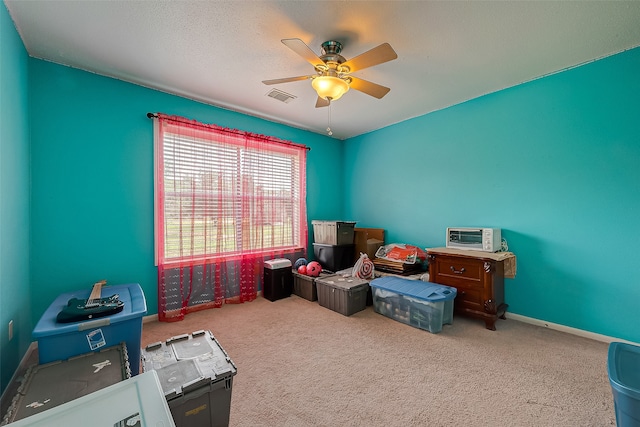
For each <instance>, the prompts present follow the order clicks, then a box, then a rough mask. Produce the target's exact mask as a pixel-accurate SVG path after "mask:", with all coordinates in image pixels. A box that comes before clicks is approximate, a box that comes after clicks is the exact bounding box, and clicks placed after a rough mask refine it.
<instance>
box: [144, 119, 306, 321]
mask: <svg viewBox="0 0 640 427" xmlns="http://www.w3.org/2000/svg"><path fill="white" fill-rule="evenodd" d="M154 123H155V128H154V132H155V243H156V263H157V265H158V317H159V319H160V320H163V321H177V320H181V319H183V318H184V316H185V315H186V314H187V313H190V312H193V311H198V310H202V309H206V308H212V307H220V306H221V305H222V304H223V303H240V302H246V301H252V300H254V299H255V298H256V297H257V295H258V291H259V290H260V289H261V285H262V275H263V263H264V261H265V260H268V259H273V258H289V259H291V260H292V261H295V259H297V258H299V257H301V256H305V255H306V251H307V233H308V232H307V217H306V175H305V170H306V153H307V149H306V147H305V146H303V145H300V144H295V143H292V142H289V141H282V140H279V139H276V138H272V137H267V136H264V135H257V134H252V133H248V132H243V131H239V130H234V129H227V128H222V127H219V126H216V125H210V124H203V123H198V122H196V121H193V120H188V119H185V118H181V117H176V116H167V115H164V114H158V115H157V118H156V119H155V121H154Z"/></svg>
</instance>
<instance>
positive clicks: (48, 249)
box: [29, 58, 343, 321]
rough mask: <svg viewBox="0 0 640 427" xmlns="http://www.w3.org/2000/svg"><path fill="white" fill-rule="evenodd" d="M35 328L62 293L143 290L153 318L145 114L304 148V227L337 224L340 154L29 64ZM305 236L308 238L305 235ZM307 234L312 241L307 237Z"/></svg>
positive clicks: (215, 113)
mask: <svg viewBox="0 0 640 427" xmlns="http://www.w3.org/2000/svg"><path fill="white" fill-rule="evenodd" d="M29 67H30V81H29V88H30V91H31V103H32V105H31V114H32V116H31V117H32V127H31V144H32V146H31V150H32V158H31V169H32V205H31V208H32V209H31V210H32V220H31V234H32V251H31V253H32V287H33V294H34V298H33V319H34V321H35V320H37V319H38V318H39V317H40V316H41V315H42V313H43V312H44V311H45V310H46V308H47V307H48V305H49V304H50V302H51V301H52V300H53V299H54V298H55V297H56V296H57V295H59V294H60V293H62V292H68V291H72V290H76V289H81V288H83V287H87V288H88V287H90V286H91V284H92V283H94V282H95V281H96V280H99V279H103V278H104V279H106V280H107V281H108V282H109V283H112V284H116V283H132V282H134V283H140V285H141V286H142V288H143V290H144V293H145V296H146V298H147V308H148V312H149V313H150V314H152V313H157V292H156V284H157V270H156V267H155V266H154V257H153V123H152V121H151V120H150V119H148V118H147V117H146V113H147V112H164V113H167V114H176V115H181V116H184V117H188V118H191V119H195V120H199V121H202V122H206V123H216V124H218V125H221V126H226V127H230V128H238V129H243V130H246V131H250V132H255V133H260V134H265V135H273V136H276V137H279V138H282V139H288V140H292V141H295V142H298V143H302V144H306V145H308V146H309V147H311V151H310V152H309V153H308V163H307V183H308V185H307V188H308V190H307V191H308V197H307V201H308V216H309V224H310V223H311V220H312V219H314V218H317V217H329V218H334V217H339V215H340V214H341V212H342V205H341V200H342V199H341V198H338V197H333V193H330V194H329V197H324V198H322V197H318V196H317V195H318V194H321V193H323V192H324V193H325V195H326V191H324V190H323V189H324V188H330V189H335V188H341V185H342V182H343V177H342V176H341V173H340V172H339V171H341V170H342V168H341V164H338V165H337V166H336V167H337V169H338V172H337V173H336V169H335V168H327V167H325V165H326V164H336V162H335V159H336V158H340V156H341V152H342V147H341V143H340V142H339V141H335V140H333V139H330V138H328V137H325V136H323V135H318V134H313V133H310V132H306V131H301V130H298V129H294V128H291V127H288V126H284V125H279V124H276V123H273V122H269V121H265V120H262V119H258V118H255V117H250V116H247V115H243V114H239V113H235V112H232V111H228V110H224V109H220V108H215V107H212V106H208V105H205V104H202V103H198V102H195V101H191V100H188V99H184V98H180V97H177V96H173V95H169V94H166V93H163V92H159V91H155V90H150V89H147V88H144V87H141V86H137V85H133V84H130V83H125V82H123V81H120V80H115V79H111V78H107V77H102V76H99V75H96V74H92V73H88V72H84V71H80V70H77V69H73V68H69V67H64V66H60V65H56V64H53V63H50V62H45V61H42V60H38V59H33V58H32V59H30V62H29ZM310 229H311V228H310ZM310 234H311V233H310Z"/></svg>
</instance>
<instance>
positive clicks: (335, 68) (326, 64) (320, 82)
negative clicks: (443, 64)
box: [262, 39, 398, 108]
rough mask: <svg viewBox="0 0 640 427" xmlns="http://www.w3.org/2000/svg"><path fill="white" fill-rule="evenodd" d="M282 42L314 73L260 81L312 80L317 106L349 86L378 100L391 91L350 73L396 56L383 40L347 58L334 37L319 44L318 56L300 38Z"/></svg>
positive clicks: (328, 102)
mask: <svg viewBox="0 0 640 427" xmlns="http://www.w3.org/2000/svg"><path fill="white" fill-rule="evenodd" d="M282 43H284V44H285V45H286V46H288V47H289V48H290V49H291V50H293V51H294V52H295V53H297V54H298V55H300V56H301V57H303V58H304V59H305V60H306V61H307V62H309V63H310V64H311V65H313V68H314V69H315V71H316V74H312V75H308V76H298V77H287V78H284V79H274V80H263V81H262V83H264V84H266V85H274V84H279V83H289V82H295V81H299V80H307V79H311V86H313V88H314V89H315V90H316V92H317V93H318V100H317V101H316V108H318V107H326V106H328V105H329V104H330V103H331V101H336V100H338V99H339V98H340V97H341V96H342V95H344V94H345V93H346V92H347V91H348V90H349V88H353V89H355V90H357V91H360V92H363V93H366V94H367V95H371V96H373V97H374V98H378V99H380V98H382V97H383V96H385V95H386V94H387V93H388V92H389V90H391V89H389V88H388V87H385V86H382V85H379V84H376V83H372V82H370V81H367V80H363V79H360V78H358V77H354V76H352V75H351V73H353V72H354V71H359V70H362V69H364V68H368V67H373V66H374V65H378V64H382V63H384V62H387V61H391V60H394V59H396V58H397V57H398V55H397V54H396V52H395V51H394V50H393V48H392V47H391V45H389V43H383V44H381V45H380V46H377V47H374V48H373V49H371V50H368V51H366V52H364V53H362V54H360V55H358V56H356V57H355V58H352V59H350V60H348V61H347V60H346V59H345V58H344V57H343V56H342V55H340V52H342V44H341V43H340V42H337V41H334V40H330V41H326V42H324V43H322V45H321V47H322V55H321V56H318V55H316V54H315V53H314V52H313V50H311V48H310V47H309V46H307V45H306V44H305V43H304V42H303V41H302V40H300V39H283V40H282Z"/></svg>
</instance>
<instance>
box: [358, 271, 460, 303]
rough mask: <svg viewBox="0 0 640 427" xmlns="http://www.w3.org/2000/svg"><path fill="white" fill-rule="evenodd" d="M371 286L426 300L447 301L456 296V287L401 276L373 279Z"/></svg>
mask: <svg viewBox="0 0 640 427" xmlns="http://www.w3.org/2000/svg"><path fill="white" fill-rule="evenodd" d="M370 285H371V286H372V287H376V288H380V289H384V290H387V291H391V292H395V293H397V294H400V295H405V296H408V297H415V298H418V299H422V300H426V301H432V302H437V301H448V300H452V299H454V298H455V297H456V294H457V292H458V291H457V289H456V288H452V287H450V286H444V285H438V284H436V283H431V282H423V281H422V280H411V279H403V278H402V277H394V276H386V277H380V278H378V279H373V280H372V281H371V283H370Z"/></svg>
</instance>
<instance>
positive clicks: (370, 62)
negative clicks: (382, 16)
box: [342, 43, 398, 73]
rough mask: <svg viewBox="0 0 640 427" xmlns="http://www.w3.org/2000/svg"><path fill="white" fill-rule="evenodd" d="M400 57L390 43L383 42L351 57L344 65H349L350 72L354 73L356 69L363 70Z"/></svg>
mask: <svg viewBox="0 0 640 427" xmlns="http://www.w3.org/2000/svg"><path fill="white" fill-rule="evenodd" d="M397 57H398V54H397V53H396V51H395V50H393V48H392V47H391V45H390V44H389V43H382V44H381V45H380V46H378V47H374V48H373V49H371V50H368V51H366V52H364V53H361V54H360V55H358V56H356V57H355V58H351V59H350V60H348V61H347V62H345V63H344V64H342V66H347V67H349V72H350V73H352V72H354V71H358V70H362V69H364V68H367V67H372V66H374V65H378V64H382V63H384V62H388V61H392V60H394V59H396V58H397Z"/></svg>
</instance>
